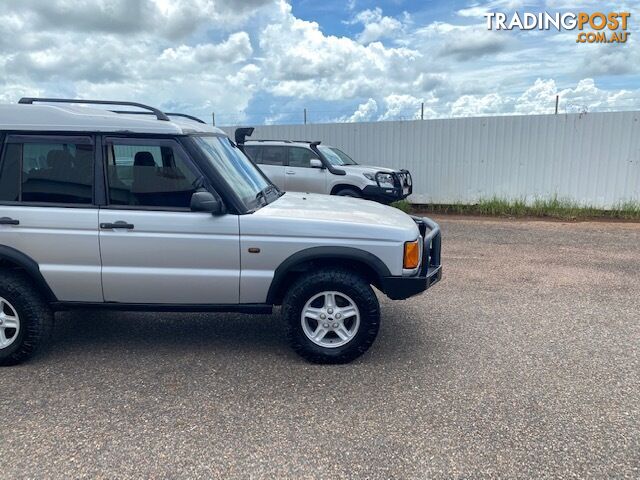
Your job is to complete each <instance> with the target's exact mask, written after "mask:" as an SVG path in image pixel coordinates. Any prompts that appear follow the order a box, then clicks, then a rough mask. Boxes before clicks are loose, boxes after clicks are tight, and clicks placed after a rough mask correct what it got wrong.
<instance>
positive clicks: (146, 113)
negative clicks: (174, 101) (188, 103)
mask: <svg viewBox="0 0 640 480" xmlns="http://www.w3.org/2000/svg"><path fill="white" fill-rule="evenodd" d="M111 111H112V112H113V113H122V114H126V115H153V112H140V111H138V110H111ZM164 114H165V115H167V116H169V117H184V118H188V119H189V120H193V121H194V122H198V123H204V124H205V125H206V123H207V122H205V121H204V120H202V119H200V118H198V117H194V116H193V115H187V114H186V113H169V112H164Z"/></svg>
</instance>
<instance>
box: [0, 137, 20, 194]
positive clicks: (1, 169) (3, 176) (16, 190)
mask: <svg viewBox="0 0 640 480" xmlns="http://www.w3.org/2000/svg"><path fill="white" fill-rule="evenodd" d="M21 157H22V147H21V146H20V145H18V144H16V143H9V144H7V146H6V148H5V150H4V155H3V156H2V161H1V162H0V201H3V202H17V201H19V200H20V158H21Z"/></svg>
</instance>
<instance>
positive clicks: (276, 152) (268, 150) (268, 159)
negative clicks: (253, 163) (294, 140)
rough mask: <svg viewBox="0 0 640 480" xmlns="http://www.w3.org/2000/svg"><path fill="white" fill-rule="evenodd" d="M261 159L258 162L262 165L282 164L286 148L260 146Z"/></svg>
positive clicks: (285, 156) (285, 155)
mask: <svg viewBox="0 0 640 480" xmlns="http://www.w3.org/2000/svg"><path fill="white" fill-rule="evenodd" d="M261 149H262V159H261V161H260V163H262V164H263V165H280V166H282V165H284V160H285V158H287V150H286V149H285V147H261Z"/></svg>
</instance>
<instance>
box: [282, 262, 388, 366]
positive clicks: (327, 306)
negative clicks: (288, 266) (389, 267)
mask: <svg viewBox="0 0 640 480" xmlns="http://www.w3.org/2000/svg"><path fill="white" fill-rule="evenodd" d="M282 313H283V316H284V318H285V319H286V322H287V333H288V334H287V337H288V339H289V342H290V343H291V346H292V347H293V349H294V350H295V351H296V352H297V353H298V354H299V355H301V356H302V357H304V358H306V359H307V360H309V361H311V362H314V363H347V362H350V361H352V360H354V359H355V358H357V357H359V356H360V355H362V354H363V353H364V352H366V351H367V350H368V349H369V347H370V346H371V345H372V344H373V341H374V340H375V338H376V336H377V334H378V329H379V327H380V305H379V304H378V299H377V298H376V295H375V293H374V292H373V289H372V288H371V286H370V285H369V284H368V283H367V282H366V281H365V280H364V279H363V278H362V277H360V276H359V275H357V274H355V273H353V272H350V271H347V270H341V269H324V270H319V271H317V272H314V273H310V274H307V275H304V276H302V277H300V278H299V279H298V281H297V282H296V283H295V284H294V285H293V286H292V287H291V289H290V290H289V292H288V293H287V295H286V297H285V299H284V301H283V307H282Z"/></svg>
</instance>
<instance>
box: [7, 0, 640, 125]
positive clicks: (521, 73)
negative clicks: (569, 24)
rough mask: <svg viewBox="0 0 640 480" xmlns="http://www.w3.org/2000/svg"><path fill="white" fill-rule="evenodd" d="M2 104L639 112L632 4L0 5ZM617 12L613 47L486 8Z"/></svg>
mask: <svg viewBox="0 0 640 480" xmlns="http://www.w3.org/2000/svg"><path fill="white" fill-rule="evenodd" d="M1 1H2V9H0V72H1V74H0V83H2V88H1V89H0V101H1V102H15V101H17V99H19V98H20V97H21V96H65V97H79V98H100V99H119V100H133V101H139V102H144V103H149V104H152V105H156V106H160V107H161V108H163V109H166V110H172V111H183V112H187V113H192V114H196V115H199V116H201V117H203V118H206V119H207V120H210V118H211V112H213V111H215V112H216V120H217V123H218V124H226V125H230V124H240V123H242V124H261V123H300V122H301V121H302V115H303V114H302V112H303V109H304V108H306V109H307V111H308V118H309V121H312V122H325V121H336V120H339V121H365V120H371V121H373V120H385V119H408V118H414V117H415V116H416V115H417V114H419V113H418V112H419V110H420V104H421V103H423V102H424V110H425V116H426V117H429V118H443V117H454V116H469V115H494V114H510V113H518V114H532V113H551V112H553V108H554V102H555V95H556V94H559V95H560V98H561V101H560V110H561V111H571V112H579V111H585V110H587V111H603V110H617V109H620V110H629V109H638V110H640V48H638V38H637V37H638V34H639V33H640V29H639V25H640V23H639V22H640V9H639V8H638V6H637V5H638V2H636V1H621V2H615V3H608V2H602V1H595V0H594V1H589V0H584V1H574V0H546V1H526V0H490V1H485V0H480V1H478V0H471V1H447V0H420V1H410V0H389V1H369V0H322V1H317V0H299V1H287V0H243V1H233V0H48V1H47V2H43V1H40V0H20V1H13V0H1ZM545 9H546V10H547V11H550V12H555V11H561V12H563V11H579V10H586V11H629V12H631V13H632V16H631V19H630V28H629V31H630V32H631V36H630V40H629V42H628V43H627V44H626V45H586V44H577V43H576V41H575V40H576V33H575V32H562V33H559V32H556V31H552V32H539V31H533V32H516V31H498V32H496V31H493V32H490V31H488V30H487V28H486V25H485V22H486V20H485V18H484V17H483V13H484V12H486V11H504V12H507V13H509V12H513V11H515V10H519V11H525V10H526V11H541V10H545Z"/></svg>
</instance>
